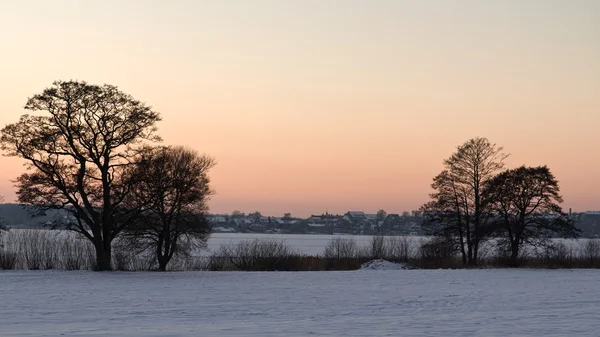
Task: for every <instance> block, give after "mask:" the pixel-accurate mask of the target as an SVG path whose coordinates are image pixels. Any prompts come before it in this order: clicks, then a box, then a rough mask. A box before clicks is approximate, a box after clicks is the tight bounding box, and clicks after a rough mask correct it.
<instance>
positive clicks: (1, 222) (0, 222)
mask: <svg viewBox="0 0 600 337" xmlns="http://www.w3.org/2000/svg"><path fill="white" fill-rule="evenodd" d="M3 202H4V196H2V195H0V204H1V203H3ZM5 231H8V226H6V224H5V219H4V218H3V217H2V214H0V247H2V240H1V239H2V232H5Z"/></svg>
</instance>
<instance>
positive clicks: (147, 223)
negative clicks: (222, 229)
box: [125, 147, 215, 271]
mask: <svg viewBox="0 0 600 337" xmlns="http://www.w3.org/2000/svg"><path fill="white" fill-rule="evenodd" d="M214 165H215V161H214V160H213V159H212V158H210V157H207V156H201V155H198V154H197V153H196V152H195V151H193V150H188V149H185V148H183V147H162V148H158V149H155V150H153V151H152V152H150V153H149V154H148V155H146V156H145V158H143V159H142V160H141V161H140V162H139V163H138V164H137V165H136V167H135V169H134V170H133V171H132V172H131V174H132V175H133V176H134V177H136V178H137V184H136V185H135V188H134V189H133V190H132V193H131V196H130V197H131V199H130V202H131V203H132V204H133V208H142V207H143V208H144V212H143V214H142V217H140V218H139V219H138V221H135V222H134V224H133V225H132V226H130V227H129V228H128V229H127V230H126V231H125V238H126V239H127V240H126V241H128V242H130V243H132V244H133V246H134V247H137V248H138V249H139V250H140V251H147V250H150V251H153V253H154V254H155V256H156V259H157V262H158V269H159V270H161V271H164V270H166V268H167V265H168V263H169V262H170V261H171V259H172V257H173V256H174V255H185V254H188V253H189V252H190V251H191V250H192V249H196V248H201V247H204V245H205V244H206V241H207V239H208V236H209V235H210V231H211V226H210V224H209V222H208V220H207V219H206V211H207V209H208V208H207V205H206V201H207V200H208V198H209V197H210V195H211V194H212V193H213V191H212V190H211V189H210V187H209V182H210V181H209V177H208V171H209V170H210V169H211V168H212V167H213V166H214Z"/></svg>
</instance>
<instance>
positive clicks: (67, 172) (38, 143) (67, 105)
mask: <svg viewBox="0 0 600 337" xmlns="http://www.w3.org/2000/svg"><path fill="white" fill-rule="evenodd" d="M25 109H26V110H29V111H31V112H32V113H36V114H35V115H29V114H25V115H23V116H21V118H20V120H19V121H18V122H16V123H14V124H10V125H7V126H6V127H4V128H3V129H2V131H1V137H0V143H1V144H0V145H1V148H2V150H4V151H6V152H7V154H8V155H9V156H16V157H21V158H23V159H25V160H26V162H27V172H26V173H23V174H22V175H21V176H20V177H18V178H17V180H16V187H17V197H18V200H19V202H20V203H23V204H28V205H33V206H35V207H36V208H38V210H39V211H44V210H48V209H64V210H65V211H67V212H69V213H70V214H71V216H72V217H71V218H72V219H73V220H72V221H69V222H68V223H64V224H60V225H64V226H65V227H66V228H67V229H69V230H73V231H76V232H78V233H79V234H81V235H83V236H85V237H86V238H88V239H89V240H90V241H91V242H92V243H93V245H94V247H95V250H96V264H97V265H96V269H97V270H110V269H111V243H112V242H113V240H114V239H115V238H116V237H117V235H119V233H120V232H121V231H122V230H123V229H124V228H125V227H126V226H127V224H128V223H129V221H130V220H132V219H135V217H136V213H137V210H132V209H129V208H125V207H122V206H123V205H122V204H123V200H124V199H125V197H126V196H127V195H128V193H129V190H130V187H131V186H130V183H129V182H128V181H127V180H126V179H125V178H124V175H123V172H124V170H126V169H127V168H128V166H129V165H131V163H132V160H133V159H134V158H135V157H136V155H137V150H138V149H139V147H140V146H141V145H143V144H142V143H143V141H159V140H160V138H159V137H158V136H157V135H156V134H155V132H156V126H155V125H156V122H158V121H159V120H160V116H159V114H158V113H157V112H155V111H153V110H152V109H151V108H150V107H149V106H147V105H146V104H144V103H143V102H140V101H138V100H135V99H134V98H133V97H131V96H130V95H128V94H125V93H123V92H121V91H120V90H118V89H117V87H115V86H111V85H101V86H99V85H91V84H88V83H86V82H78V81H64V82H63V81H57V82H54V84H53V85H52V87H50V88H47V89H45V90H44V91H43V92H42V93H41V94H37V95H35V96H33V97H31V98H29V99H28V100H27V103H26V104H25ZM40 112H41V113H42V114H39V113H40Z"/></svg>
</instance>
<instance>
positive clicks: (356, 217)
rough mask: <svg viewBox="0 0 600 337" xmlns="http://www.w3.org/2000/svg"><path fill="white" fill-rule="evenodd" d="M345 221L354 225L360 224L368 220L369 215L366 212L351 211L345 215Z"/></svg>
mask: <svg viewBox="0 0 600 337" xmlns="http://www.w3.org/2000/svg"><path fill="white" fill-rule="evenodd" d="M344 219H346V220H348V221H351V222H354V223H360V222H363V221H365V220H367V215H366V214H365V212H360V211H349V212H347V213H346V214H344Z"/></svg>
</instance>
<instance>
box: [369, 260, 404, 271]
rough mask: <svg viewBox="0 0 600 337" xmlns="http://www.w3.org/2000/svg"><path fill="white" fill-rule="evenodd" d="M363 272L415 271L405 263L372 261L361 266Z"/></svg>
mask: <svg viewBox="0 0 600 337" xmlns="http://www.w3.org/2000/svg"><path fill="white" fill-rule="evenodd" d="M360 269H361V270H403V269H413V268H412V267H411V266H409V265H406V264H403V263H394V262H390V261H387V260H383V259H377V260H372V261H369V262H367V263H363V264H362V265H361V266H360Z"/></svg>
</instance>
